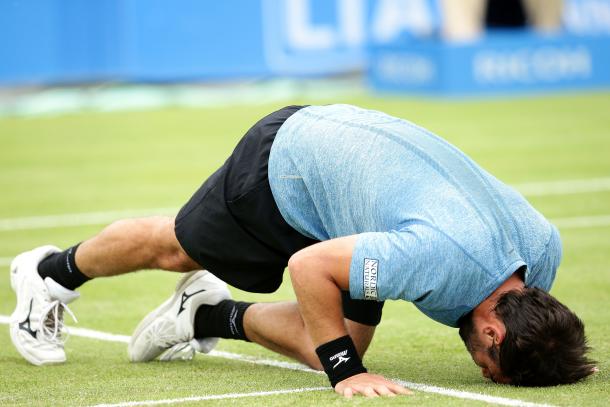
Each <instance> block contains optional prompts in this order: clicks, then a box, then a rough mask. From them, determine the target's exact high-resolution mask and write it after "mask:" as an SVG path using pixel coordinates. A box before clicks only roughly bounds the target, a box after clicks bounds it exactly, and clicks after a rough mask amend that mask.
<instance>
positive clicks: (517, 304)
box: [460, 288, 595, 386]
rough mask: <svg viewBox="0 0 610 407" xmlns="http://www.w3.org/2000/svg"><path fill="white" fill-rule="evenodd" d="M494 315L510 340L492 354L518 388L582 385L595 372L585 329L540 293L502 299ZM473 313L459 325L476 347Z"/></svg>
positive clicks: (508, 294)
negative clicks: (473, 335)
mask: <svg viewBox="0 0 610 407" xmlns="http://www.w3.org/2000/svg"><path fill="white" fill-rule="evenodd" d="M495 312H496V315H497V316H498V318H499V319H500V320H501V321H502V322H504V325H505V327H506V335H505V337H504V340H503V341H502V343H501V344H500V346H499V347H498V346H497V345H496V346H492V348H493V349H488V350H487V351H488V354H489V355H490V356H491V357H492V358H493V359H494V360H495V362H496V363H498V365H499V367H500V370H501V371H502V374H503V375H504V376H505V377H507V378H508V379H509V380H510V384H512V385H515V386H554V385H558V384H568V383H574V382H577V381H579V380H581V379H583V378H585V377H587V376H589V375H590V374H592V373H593V372H594V368H595V362H594V361H592V360H590V359H588V358H587V357H586V353H587V352H588V351H589V350H590V348H589V347H588V346H587V339H586V337H585V329H584V324H583V323H582V321H581V320H580V318H578V317H577V316H576V314H574V313H573V312H572V311H570V310H569V309H568V308H567V307H566V306H565V305H563V304H562V303H560V302H559V301H557V300H556V299H555V298H554V297H553V296H551V295H550V294H548V293H546V292H545V291H543V290H540V289H538V288H525V289H524V290H522V291H508V292H506V293H503V294H502V295H501V296H500V297H499V299H498V302H497V304H496V307H495ZM473 330H474V326H473V323H472V312H471V313H470V314H468V315H466V316H464V317H463V318H462V319H461V320H460V336H461V337H462V340H463V341H464V343H465V345H466V347H467V348H468V350H470V351H471V350H472V349H474V348H476V345H475V344H473V340H474V339H473V338H472V333H473Z"/></svg>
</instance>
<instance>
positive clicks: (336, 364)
mask: <svg viewBox="0 0 610 407" xmlns="http://www.w3.org/2000/svg"><path fill="white" fill-rule="evenodd" d="M345 355H347V349H346V350H344V351H341V352H339V353H337V354H336V355H332V356H331V357H330V358H328V360H330V361H333V360H335V359H339V360H338V361H337V363H335V365H334V366H333V369H335V368H336V367H337V366H339V365H340V364H341V363H342V362H347V361H348V360H349V359H350V358H346V357H344V356H345Z"/></svg>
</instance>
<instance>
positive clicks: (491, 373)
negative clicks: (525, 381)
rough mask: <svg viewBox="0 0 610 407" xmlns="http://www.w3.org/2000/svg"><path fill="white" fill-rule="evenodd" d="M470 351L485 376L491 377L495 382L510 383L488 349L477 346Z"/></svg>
mask: <svg viewBox="0 0 610 407" xmlns="http://www.w3.org/2000/svg"><path fill="white" fill-rule="evenodd" d="M469 352H470V356H471V357H472V360H473V361H474V363H475V364H476V365H477V366H479V367H480V368H481V373H482V374H483V377H485V378H487V379H490V380H491V381H492V382H494V383H501V384H508V383H510V379H509V378H507V377H505V376H504V375H503V374H502V371H501V370H500V366H499V365H498V364H497V363H496V362H495V361H494V359H493V358H492V357H491V355H490V352H489V350H488V349H483V348H477V349H473V350H469Z"/></svg>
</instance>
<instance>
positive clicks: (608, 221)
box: [0, 212, 610, 267]
mask: <svg viewBox="0 0 610 407" xmlns="http://www.w3.org/2000/svg"><path fill="white" fill-rule="evenodd" d="M132 213H133V212H132ZM550 221H551V223H553V224H554V225H555V226H557V227H558V228H559V229H561V230H566V229H586V228H599V227H608V226H610V215H597V216H575V217H569V218H555V219H550ZM74 226H76V225H74ZM0 231H1V228H0ZM11 261H13V257H0V267H8V266H10V264H11Z"/></svg>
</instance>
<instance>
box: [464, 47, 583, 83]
mask: <svg viewBox="0 0 610 407" xmlns="http://www.w3.org/2000/svg"><path fill="white" fill-rule="evenodd" d="M472 72H473V78H474V81H475V82H476V83H477V84H479V85H511V84H514V85H519V84H523V85H527V84H533V83H537V82H543V83H555V82H562V81H574V80H575V81H582V80H587V79H589V78H591V76H592V73H593V56H592V55H591V52H590V50H589V49H588V48H586V47H584V46H546V47H542V48H531V47H528V48H521V49H515V50H506V51H498V50H481V51H479V52H477V53H476V54H475V55H474V58H473V63H472Z"/></svg>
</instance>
